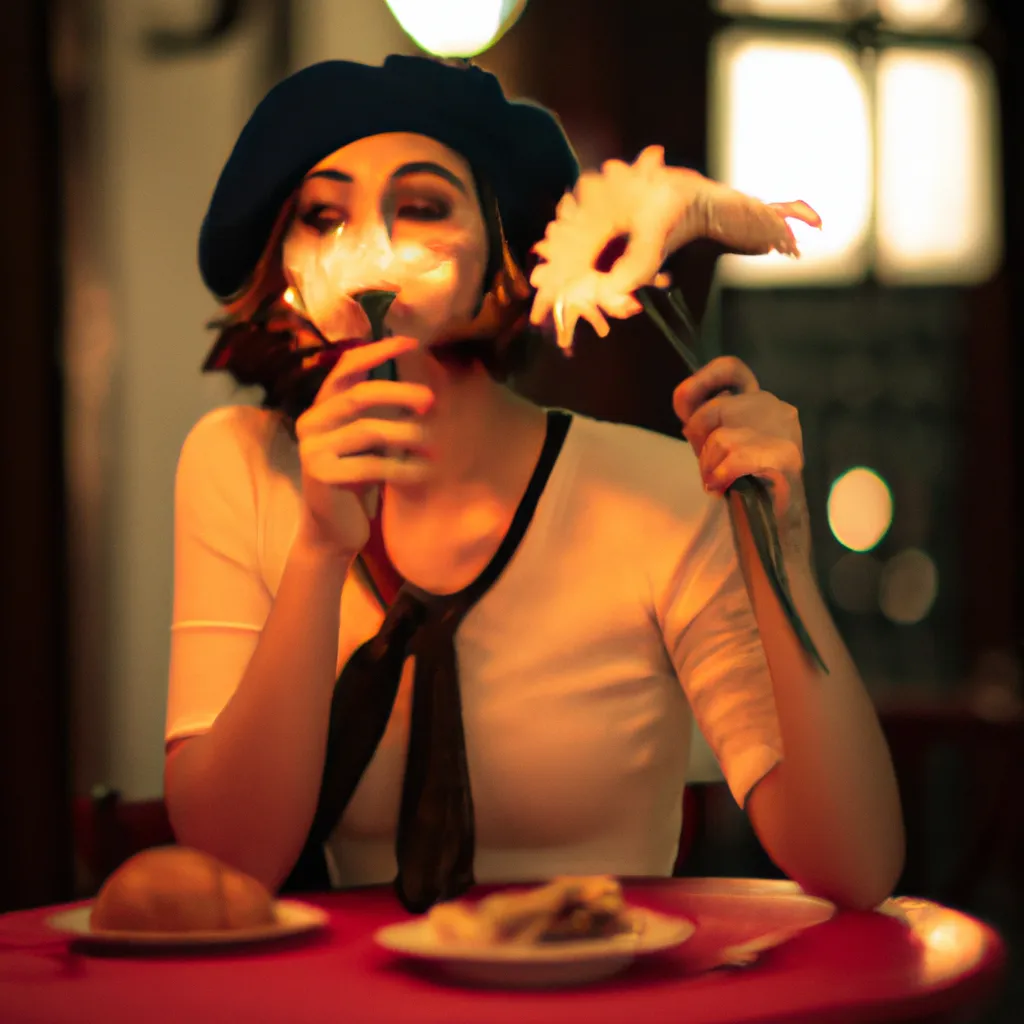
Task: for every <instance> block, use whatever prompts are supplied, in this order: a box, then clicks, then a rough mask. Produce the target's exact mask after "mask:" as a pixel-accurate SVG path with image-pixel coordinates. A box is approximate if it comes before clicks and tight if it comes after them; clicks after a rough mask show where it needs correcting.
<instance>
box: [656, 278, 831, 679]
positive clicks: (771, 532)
mask: <svg viewBox="0 0 1024 1024" xmlns="http://www.w3.org/2000/svg"><path fill="white" fill-rule="evenodd" d="M637 297H638V298H639V300H640V302H641V304H642V305H643V307H644V311H645V312H646V313H647V315H648V317H650V319H651V321H652V322H653V323H654V325H655V326H656V327H657V328H658V330H659V331H661V333H662V334H663V335H664V336H665V338H666V339H667V340H668V342H669V344H670V345H671V346H672V348H673V349H675V351H676V353H677V354H678V355H679V357H680V359H681V360H682V361H683V363H684V364H685V365H686V368H687V370H688V371H689V372H690V373H691V374H692V373H696V372H697V371H698V370H699V369H700V367H701V366H702V365H703V363H702V361H701V359H700V358H699V357H698V355H697V353H699V352H700V347H701V346H700V333H699V331H698V328H697V325H696V323H695V322H694V319H693V317H692V316H691V315H690V310H689V309H688V308H687V305H686V300H685V299H684V298H683V296H682V294H681V293H680V292H679V290H678V289H676V288H671V289H669V290H668V292H667V298H668V303H669V306H670V308H671V310H672V313H673V314H674V315H675V317H676V319H678V321H679V322H680V324H681V325H682V328H683V330H684V331H685V332H686V334H687V335H688V336H689V338H690V340H691V342H692V343H693V346H694V348H691V347H690V346H689V345H687V344H686V342H685V341H683V339H682V337H680V334H679V332H677V331H676V330H675V329H674V328H673V327H672V326H671V325H670V324H669V323H668V321H667V320H666V319H665V317H664V316H663V315H662V313H661V311H660V310H659V309H658V308H657V306H656V305H655V302H654V297H653V295H652V294H651V289H649V288H641V289H639V290H638V292H637ZM728 493H730V494H735V495H736V496H737V498H738V499H739V501H738V503H737V504H733V503H732V502H730V503H729V516H730V519H731V520H732V523H733V530H734V531H735V530H736V516H737V515H738V514H742V515H744V516H745V517H746V520H747V525H748V527H749V529H750V535H751V538H752V539H753V541H754V547H755V548H756V549H757V554H758V558H759V559H760V561H761V565H762V567H763V568H764V571H765V574H766V575H767V577H768V582H769V583H770V584H771V588H772V591H773V592H774V593H775V597H776V599H777V600H778V602H779V605H780V606H781V607H782V610H783V613H784V614H785V616H786V618H787V620H788V621H789V624H790V626H791V627H792V629H793V632H794V633H795V634H796V637H797V639H798V640H799V641H800V644H801V646H802V647H803V649H804V651H806V653H807V654H808V656H809V657H810V658H811V659H813V661H814V662H815V663H816V664H817V665H818V666H819V667H820V668H821V670H822V671H823V672H825V673H828V666H827V665H826V664H825V661H824V659H823V658H822V656H821V653H820V652H819V651H818V648H817V647H816V646H815V643H814V641H813V640H812V639H811V635H810V633H808V631H807V627H806V626H805V625H804V622H803V620H802V619H801V618H800V613H799V612H798V611H797V609H796V604H795V603H794V601H793V595H792V593H791V591H790V589H789V579H788V577H787V574H786V567H785V564H784V562H783V558H782V542H781V540H780V538H779V528H778V523H777V522H776V520H775V510H774V508H773V507H772V500H771V495H770V493H769V492H768V488H767V487H766V486H765V485H764V483H763V482H762V481H761V480H758V479H757V478H756V477H753V476H744V477H740V479H739V480H737V481H736V482H735V483H734V484H732V486H731V487H730V488H729V492H728ZM739 510H742V511H739Z"/></svg>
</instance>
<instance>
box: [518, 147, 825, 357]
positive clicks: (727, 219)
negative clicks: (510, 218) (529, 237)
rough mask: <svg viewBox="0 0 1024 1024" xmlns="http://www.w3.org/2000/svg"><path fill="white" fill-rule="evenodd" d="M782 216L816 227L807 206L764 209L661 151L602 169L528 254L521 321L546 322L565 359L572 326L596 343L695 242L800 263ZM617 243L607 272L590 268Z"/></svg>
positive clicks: (585, 181)
mask: <svg viewBox="0 0 1024 1024" xmlns="http://www.w3.org/2000/svg"><path fill="white" fill-rule="evenodd" d="M787 217H794V218H797V219H799V220H802V221H804V222H805V223H807V224H811V225H813V226H814V227H820V226H821V218H820V217H818V215H817V214H816V213H815V212H814V210H812V209H811V208H810V207H809V206H808V205H807V204H806V203H803V202H795V203H772V204H765V203H762V202H760V201H758V200H756V199H753V198H751V197H750V196H747V195H744V194H743V193H742V192H737V191H736V190H735V189H732V188H729V187H727V186H726V185H722V184H719V183H718V182H715V181H711V180H710V179H708V178H705V177H704V176H703V175H701V174H698V173H697V172H696V171H692V170H688V169H685V168H679V167H666V166H665V160H664V150H663V149H662V148H661V147H660V146H651V147H648V148H647V149H645V150H644V151H643V152H642V153H641V154H640V155H639V157H637V159H636V162H635V163H633V164H626V163H623V162H622V161H621V160H609V161H608V162H606V163H605V164H604V165H603V166H602V168H601V170H600V171H588V172H586V173H584V174H582V175H581V176H580V179H579V181H578V182H577V184H576V188H575V189H574V190H573V191H572V192H571V193H568V194H566V195H565V196H564V197H563V198H562V201H561V202H560V203H559V204H558V208H557V210H556V211H555V219H554V220H553V221H552V222H551V223H550V224H549V225H548V228H547V232H546V233H545V235H544V238H543V239H542V240H541V241H540V242H539V243H538V244H537V246H536V247H535V251H536V253H537V255H538V256H540V257H541V259H542V260H543V262H542V263H540V264H539V265H538V266H537V267H536V269H535V270H534V271H533V274H532V275H531V277H530V283H531V284H532V285H533V287H534V288H535V289H536V290H537V295H536V297H535V299H534V303H533V309H532V312H531V314H530V319H531V321H532V322H533V323H535V324H540V323H542V322H543V321H544V320H546V319H547V317H548V316H549V315H551V316H553V318H554V321H555V330H556V335H557V340H558V345H559V347H560V348H562V349H564V350H565V351H570V350H571V348H572V337H573V332H574V331H575V328H576V324H577V322H578V321H579V320H580V318H581V317H582V318H583V319H584V320H587V321H588V322H589V323H590V325H591V326H592V327H593V328H594V330H595V331H597V333H598V334H599V335H601V336H602V337H604V336H605V335H606V334H607V333H608V322H607V320H606V319H605V314H607V315H609V316H613V317H618V318H625V317H629V316H633V315H634V314H635V313H638V312H639V311H640V309H641V307H640V304H639V303H638V302H637V300H636V299H635V298H634V297H633V294H632V293H633V292H634V291H635V290H636V289H637V288H642V287H644V286H647V285H660V286H663V285H665V284H666V283H667V278H666V277H664V276H662V275H661V274H660V271H661V267H662V264H663V263H664V262H665V259H666V258H667V257H668V256H669V254H670V253H672V252H674V251H675V250H676V249H679V248H680V247H681V246H683V245H685V244H686V243H687V242H690V241H692V240H693V239H695V238H701V237H706V238H712V239H715V240H716V241H719V242H721V243H722V244H724V245H725V246H727V247H728V248H729V249H731V250H733V251H735V252H742V253H744V254H748V255H755V254H762V253H767V252H771V251H772V250H777V251H778V252H781V253H785V254H787V255H790V256H799V251H798V250H797V245H796V239H795V238H794V237H793V232H792V230H791V229H790V227H789V225H788V224H787V223H786V218H787ZM617 238H625V239H626V240H627V241H626V245H625V251H624V253H623V254H622V256H621V257H620V258H619V259H618V260H617V261H616V262H615V264H614V265H613V266H612V267H611V269H610V270H607V271H605V270H603V269H598V267H597V263H598V260H599V257H600V256H601V255H602V253H603V252H604V251H605V250H606V249H607V248H608V246H609V243H611V242H613V241H614V240H615V239H617Z"/></svg>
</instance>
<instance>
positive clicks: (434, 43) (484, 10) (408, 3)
mask: <svg viewBox="0 0 1024 1024" xmlns="http://www.w3.org/2000/svg"><path fill="white" fill-rule="evenodd" d="M387 4H388V7H390V8H391V13H392V14H394V16H395V19H396V20H397V21H398V24H399V25H401V26H402V28H403V29H404V30H405V32H406V33H407V34H408V35H410V36H411V37H412V40H413V42H414V43H416V45H417V46H419V47H420V48H421V49H423V50H426V51H427V53H433V54H436V55H437V56H439V57H475V56H476V55H477V54H478V53H482V52H483V51H484V50H486V49H487V47H488V46H492V45H493V44H494V43H496V42H497V41H498V39H500V38H501V36H502V35H503V34H504V33H505V32H506V31H507V30H508V29H509V28H511V27H512V25H513V24H514V23H515V21H516V19H517V18H518V17H519V15H520V14H522V11H523V8H524V7H525V6H526V0H387Z"/></svg>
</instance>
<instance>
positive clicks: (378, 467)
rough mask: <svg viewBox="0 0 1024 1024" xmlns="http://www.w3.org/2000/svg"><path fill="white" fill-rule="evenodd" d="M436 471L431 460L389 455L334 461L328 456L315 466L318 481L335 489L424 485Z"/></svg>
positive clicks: (358, 456)
mask: <svg viewBox="0 0 1024 1024" xmlns="http://www.w3.org/2000/svg"><path fill="white" fill-rule="evenodd" d="M432 471H433V466H432V464H431V463H430V462H429V460H427V459H420V458H415V457H413V458H408V459H396V458H393V457H391V456H388V455H354V456H351V457H349V458H346V459H331V458H330V457H329V456H326V455H325V456H321V457H320V459H318V460H317V462H316V464H315V465H314V466H313V467H312V474H313V476H314V477H315V478H316V479H317V480H319V481H321V482H322V483H325V484H330V485H332V486H335V487H356V486H365V485H367V484H399V485H402V484H405V485H412V484H420V483H423V482H424V481H425V480H427V479H428V478H429V477H430V474H431V472H432Z"/></svg>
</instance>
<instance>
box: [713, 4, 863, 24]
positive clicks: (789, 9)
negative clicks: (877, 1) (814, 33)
mask: <svg viewBox="0 0 1024 1024" xmlns="http://www.w3.org/2000/svg"><path fill="white" fill-rule="evenodd" d="M715 8H716V10H719V11H721V12H722V14H749V15H754V16H756V17H759V18H806V19H807V20H809V21H810V20H815V19H824V20H827V21H836V20H838V19H840V18H845V17H846V15H847V10H846V5H845V4H844V3H843V0H718V2H717V3H716V4H715Z"/></svg>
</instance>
